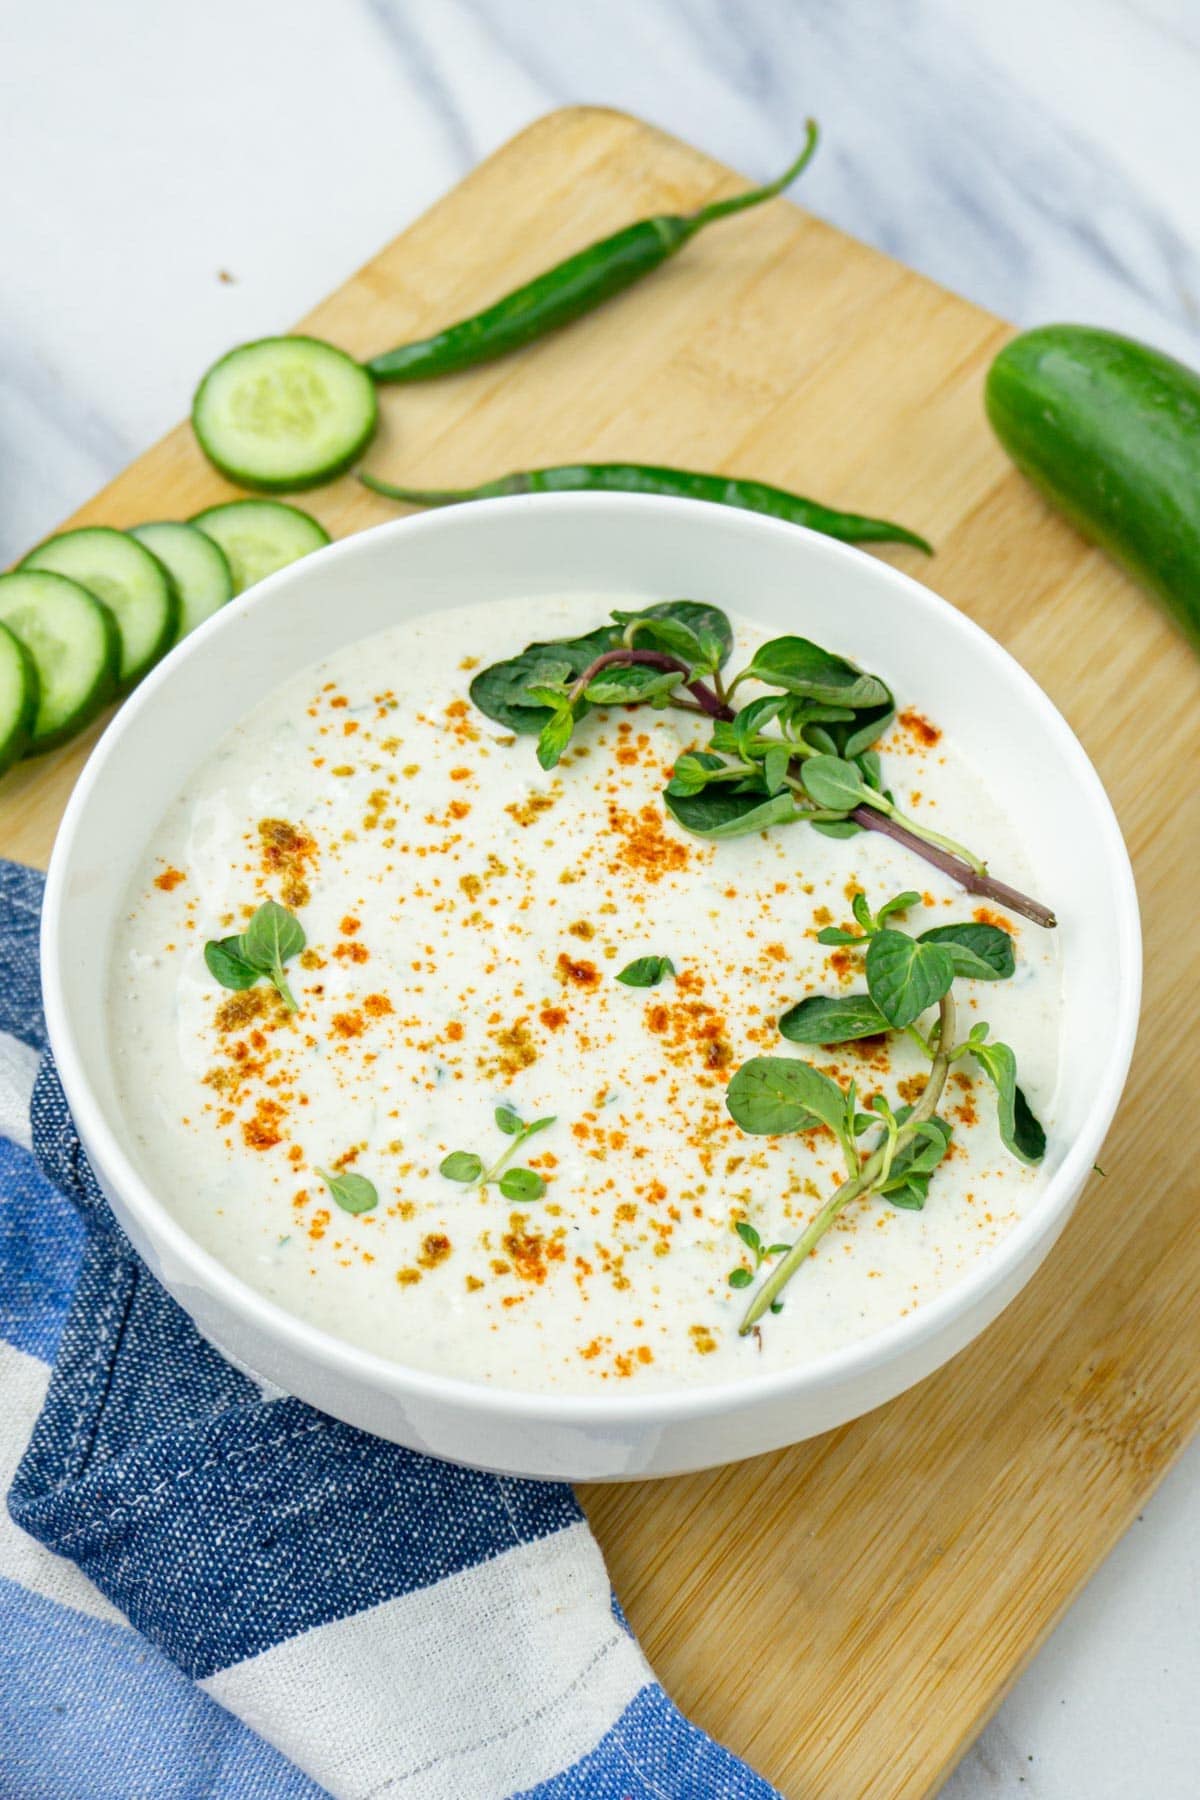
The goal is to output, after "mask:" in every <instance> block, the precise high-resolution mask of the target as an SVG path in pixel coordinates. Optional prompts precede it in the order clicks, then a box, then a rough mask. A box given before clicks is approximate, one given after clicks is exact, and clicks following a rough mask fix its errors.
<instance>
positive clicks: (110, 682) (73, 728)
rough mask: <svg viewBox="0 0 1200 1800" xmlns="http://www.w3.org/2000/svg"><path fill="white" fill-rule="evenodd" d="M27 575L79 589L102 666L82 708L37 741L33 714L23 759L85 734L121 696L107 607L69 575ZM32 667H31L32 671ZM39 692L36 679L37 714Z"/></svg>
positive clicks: (116, 636) (117, 649) (117, 639)
mask: <svg viewBox="0 0 1200 1800" xmlns="http://www.w3.org/2000/svg"><path fill="white" fill-rule="evenodd" d="M30 572H31V573H33V574H39V575H48V576H50V578H51V579H52V580H54V581H65V582H67V583H68V585H69V586H71V587H74V588H80V589H81V591H82V593H83V594H84V595H85V596H86V598H87V599H88V600H89V601H90V602H91V604H92V605H93V606H94V607H95V609H96V613H97V615H98V618H99V621H100V628H101V631H102V633H103V637H104V645H105V662H104V667H103V668H102V669H101V670H100V672H99V674H98V675H97V677H96V679H95V681H94V682H93V683H92V687H91V690H90V691H89V693H87V694H86V695H85V696H84V700H83V704H82V705H81V706H80V707H78V708H77V709H76V711H75V712H73V713H72V714H71V715H70V717H69V718H67V719H64V720H63V722H62V724H61V725H59V726H56V728H55V729H54V730H53V731H45V732H43V733H42V734H41V736H40V737H39V736H38V733H37V730H36V725H37V714H36V713H35V714H34V723H33V726H32V727H31V728H30V733H29V741H28V743H27V744H26V745H25V749H24V752H23V756H24V757H26V758H27V757H30V756H41V755H43V754H44V753H45V752H46V751H47V750H57V749H58V747H59V745H60V744H69V743H70V741H71V739H72V738H73V737H78V735H79V733H80V732H81V731H85V730H86V729H87V727H88V726H89V725H91V724H92V723H93V722H94V721H95V720H96V719H97V718H98V717H99V715H100V714H101V713H102V712H103V711H104V709H105V707H106V706H108V705H109V704H110V703H111V702H112V701H114V700H116V699H118V698H119V697H120V692H121V690H120V686H119V679H118V678H119V671H120V667H121V634H120V632H119V630H118V629H117V621H116V619H115V617H114V616H113V614H112V612H111V610H110V609H109V607H107V606H106V605H105V603H104V601H103V600H98V599H97V598H96V596H95V594H93V593H92V591H91V589H90V588H85V587H83V585H82V583H81V582H78V581H72V580H71V578H70V576H69V575H58V574H56V573H55V572H54V570H52V569H37V570H32V571H30ZM9 573H10V574H15V575H19V574H20V573H21V569H20V567H18V568H16V569H14V570H10V571H9ZM4 579H5V577H3V576H0V580H4ZM0 622H2V621H0ZM8 629H9V630H11V627H8ZM13 636H14V637H15V636H16V633H15V632H13ZM30 654H31V655H32V652H30ZM36 666H37V665H36V663H35V665H34V667H35V669H36ZM40 689H41V680H40V677H39V680H38V688H37V693H38V706H39V710H40V706H41V692H40Z"/></svg>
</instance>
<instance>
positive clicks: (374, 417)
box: [188, 331, 379, 523]
mask: <svg viewBox="0 0 1200 1800" xmlns="http://www.w3.org/2000/svg"><path fill="white" fill-rule="evenodd" d="M287 338H288V341H289V342H292V343H298V344H317V345H319V347H320V348H321V349H322V350H332V351H333V352H334V353H335V355H338V356H344V357H345V359H346V361H347V362H349V363H353V362H354V360H355V359H354V358H353V357H352V356H351V355H350V354H349V353H348V352H347V351H345V350H339V349H338V347H337V345H336V344H327V343H326V342H325V340H324V338H315V337H313V336H311V334H309V333H306V332H302V331H294V332H289V333H288V334H287ZM279 341H280V340H279V338H278V336H275V337H264V338H251V339H250V341H249V342H248V343H245V344H235V345H234V347H233V349H232V350H227V351H226V352H225V354H224V356H221V357H218V358H217V360H216V362H215V363H213V365H212V367H211V368H209V369H206V370H205V372H204V374H203V375H202V376H201V378H200V382H199V385H198V386H197V388H196V391H195V393H194V394H193V395H192V410H191V422H192V435H193V436H194V437H195V439H196V442H197V444H199V446H200V449H201V451H202V453H203V454H204V455H205V456H206V457H207V458H208V460H209V462H210V463H211V464H212V466H213V468H214V469H215V470H216V471H217V473H218V475H224V477H225V479H226V481H232V482H233V483H234V485H235V486H236V487H244V488H248V489H249V491H250V492H251V493H252V494H304V493H307V492H308V490H309V489H310V488H316V487H324V486H325V485H326V483H327V482H330V481H336V480H337V478H338V476H339V475H344V474H345V473H346V471H347V470H348V469H351V468H353V467H354V464H355V463H356V462H357V461H358V459H359V457H360V456H361V455H362V453H363V451H364V450H365V449H366V448H367V445H368V444H369V443H370V442H371V440H372V439H373V437H374V436H375V433H376V432H377V431H378V430H379V394H378V390H377V388H376V386H375V380H374V377H373V376H372V375H371V372H370V370H369V369H366V368H365V367H364V366H363V365H362V364H361V363H359V364H357V365H356V366H357V367H358V368H360V369H362V370H363V373H364V375H366V377H367V381H368V384H369V386H370V389H371V406H370V409H369V412H368V415H367V419H366V422H365V424H364V425H363V427H362V429H361V430H360V432H359V434H358V436H357V437H356V438H355V440H354V442H353V443H352V444H351V445H350V446H349V448H348V449H346V450H344V451H343V452H342V454H341V455H340V456H338V457H335V458H334V460H333V461H332V462H329V463H324V464H322V465H321V467H320V468H318V469H310V470H309V471H308V473H307V474H300V475H289V476H284V475H274V476H269V475H255V474H252V473H250V472H248V471H247V470H245V469H242V468H239V467H238V466H237V464H236V463H232V462H230V461H228V460H227V459H226V458H225V457H223V456H221V455H220V453H219V452H218V451H216V450H214V449H213V446H212V441H211V439H210V437H209V434H208V431H207V429H206V428H205V425H204V420H203V412H204V400H205V389H206V388H207V386H208V383H209V379H210V377H212V376H214V375H216V374H217V372H218V371H219V370H221V369H224V368H225V366H226V365H227V364H228V363H229V362H231V361H232V360H233V358H234V357H238V356H241V355H242V353H243V351H246V350H258V349H261V348H263V347H265V346H267V345H270V344H275V343H278V342H279ZM188 522H189V523H190V521H188Z"/></svg>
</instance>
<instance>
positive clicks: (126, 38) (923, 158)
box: [0, 0, 1200, 1800]
mask: <svg viewBox="0 0 1200 1800" xmlns="http://www.w3.org/2000/svg"><path fill="white" fill-rule="evenodd" d="M5 39H6V42H5V47H4V52H3V62H2V65H0V66H2V68H3V86H4V106H3V109H2V110H0V168H2V169H3V170H4V179H3V182H0V244H2V245H3V247H4V264H5V271H6V274H5V281H4V283H3V286H2V287H0V451H2V459H0V559H4V558H9V557H12V556H15V555H17V554H19V553H20V552H21V551H22V550H24V549H25V548H26V547H27V546H28V545H30V544H31V543H32V542H33V541H34V540H35V539H36V538H37V537H38V536H39V535H41V534H42V533H44V532H45V531H47V530H48V529H50V528H51V527H52V526H53V525H54V524H55V523H56V521H57V520H58V519H60V518H61V517H62V516H63V515H64V514H65V513H67V512H69V511H70V510H71V508H72V507H74V506H75V505H77V504H78V503H79V502H80V501H81V500H83V499H84V498H85V497H86V496H87V495H88V494H89V493H90V492H91V491H92V490H93V489H94V488H95V487H97V486H98V485H99V484H100V483H101V482H102V481H104V480H106V479H107V478H108V477H109V476H111V475H112V474H114V473H115V472H116V471H117V470H118V469H119V468H120V467H121V466H122V465H123V464H124V463H125V462H126V461H128V459H129V458H130V457H131V456H133V455H134V454H135V453H136V452H137V451H139V450H141V449H142V448H144V447H145V446H146V445H147V444H148V443H150V442H151V441H152V440H153V438H154V437H156V436H157V435H158V433H159V432H161V431H162V430H164V429H165V428H166V427H167V426H168V425H170V424H172V423H173V422H174V421H175V420H176V419H177V418H178V417H180V416H181V414H182V413H183V412H184V411H185V410H186V406H187V402H188V398H189V395H190V393H191V389H192V386H193V383H194V381H195V378H196V376H197V374H198V372H199V371H201V370H202V369H203V368H204V366H205V364H206V363H207V362H208V361H209V360H210V359H211V358H212V357H213V356H214V355H215V354H217V353H218V352H219V351H221V350H223V349H225V348H226V347H227V346H228V345H229V344H230V343H233V342H235V341H237V340H238V339H240V338H245V337H249V336H252V335H255V334H257V333H261V332H267V331H273V330H277V329H281V328H283V327H285V326H287V325H288V324H289V323H290V322H291V321H292V320H293V319H295V318H296V317H297V316H298V315H299V314H300V313H302V312H303V311H304V310H305V309H306V308H307V307H308V306H309V305H310V304H311V303H313V302H314V301H315V300H317V299H318V298H319V297H320V296H321V295H322V294H324V293H325V292H327V291H328V290H329V289H330V288H331V287H333V286H334V285H336V284H337V283H338V282H339V281H340V280H342V279H343V278H344V277H345V276H346V275H347V274H349V273H350V271H351V270H352V269H353V268H354V267H355V266H356V265H357V264H358V263H360V262H362V261H363V260H364V259H365V258H366V257H368V256H369V255H370V254H371V253H372V252H373V251H374V250H375V249H376V248H378V246H379V245H380V244H381V243H383V242H384V241H385V240H386V239H387V238H389V237H390V236H392V235H393V234H394V233H395V232H396V231H397V230H398V229H399V228H400V227H401V226H403V225H404V224H405V223H406V222H407V221H408V220H409V219H411V218H412V217H413V216H414V215H415V214H416V213H417V212H418V211H419V210H420V209H421V208H422V207H424V206H425V205H426V204H427V203H428V202H429V201H431V200H432V199H433V198H434V197H435V196H436V195H437V194H439V193H440V192H441V191H442V190H443V189H444V188H445V187H446V186H448V185H449V184H450V183H451V182H453V181H454V180H455V179H456V178H457V177H458V176H460V175H461V174H463V173H464V172H465V170H466V169H468V168H469V167H470V166H471V164H472V163H473V162H475V161H476V160H477V159H478V158H479V157H480V156H481V155H483V154H484V153H486V152H487V151H489V150H491V149H493V148H494V147H495V146H496V145H497V144H499V143H500V142H501V141H502V140H503V139H504V138H505V137H507V136H508V135H510V134H511V133H512V132H513V131H515V130H516V129H518V128H519V127H520V126H521V125H523V124H524V123H526V122H527V121H528V120H529V119H531V118H533V117H535V116H536V115H537V114H538V113H540V112H543V111H545V110H547V109H548V108H550V107H552V106H556V105H560V104H562V103H564V102H566V101H572V100H590V101H596V102H601V103H607V104H610V105H614V106H620V107H626V108H628V109H630V110H633V111H636V112H640V113H642V114H644V115H645V116H647V117H649V118H652V119H655V120H657V121H658V122H660V123H661V124H663V125H665V126H667V127H668V128H670V129H672V130H674V131H677V132H679V133H680V134H682V135H684V136H687V137H691V138H693V139H695V140H697V141H700V142H703V143H704V144H705V146H706V147H707V148H709V149H711V150H712V151H713V152H714V153H716V154H717V155H720V156H722V157H724V158H725V159H727V160H728V161H730V162H732V163H733V164H735V165H736V166H738V167H740V168H742V169H744V170H745V171H747V173H752V174H756V175H763V174H766V173H767V172H770V171H773V170H774V169H776V168H777V167H779V166H780V164H781V163H782V162H783V161H784V160H786V156H787V154H788V153H789V152H790V150H791V148H792V147H793V144H794V141H795V138H796V135H797V122H798V120H799V119H800V117H801V115H802V114H803V113H806V112H814V113H816V114H817V115H818V116H819V117H820V119H821V120H822V123H823V125H824V127H825V132H826V137H825V145H824V148H823V150H822V153H821V156H820V157H819V159H818V161H817V163H816V165H815V166H814V168H813V170H812V172H811V175H810V176H809V177H807V178H806V182H805V188H804V201H805V203H806V204H807V205H810V206H811V207H813V208H814V209H815V210H816V211H818V212H820V213H823V214H824V215H825V216H826V217H828V218H830V219H832V220H833V221H835V222H836V223H837V224H839V225H841V226H843V227H845V228H846V229H847V230H849V231H852V232H855V233H857V234H858V235H859V236H861V237H863V238H865V239H867V240H868V241H870V242H872V243H875V244H878V245H880V246H881V247H882V248H884V249H886V250H888V251H889V252H891V253H892V254H893V255H895V256H898V257H901V258H903V259H904V260H905V261H907V262H909V263H911V264H913V265H914V266H915V267H917V268H920V269H923V270H925V271H926V272H928V273H929V274H931V275H933V276H935V277H937V278H938V279H939V280H941V281H944V282H945V283H947V284H948V285H949V286H951V287H954V288H957V289H958V290H959V291H960V292H962V293H964V294H968V295H970V296H971V297H972V298H974V299H977V300H979V301H981V302H983V303H984V304H985V305H987V306H990V307H992V308H994V309H995V310H996V311H997V312H1000V313H1002V314H1005V315H1007V316H1008V317H1010V318H1012V319H1014V320H1017V321H1018V322H1021V323H1033V322H1035V321H1038V320H1043V319H1047V318H1076V319H1086V320H1092V321H1096V322H1100V323H1105V324H1109V325H1113V326H1115V327H1117V328H1120V329H1125V330H1129V331H1132V332H1135V333H1140V334H1142V335H1145V336H1148V337H1151V338H1153V339H1154V340H1156V341H1157V342H1158V343H1160V344H1162V345H1163V346H1164V347H1166V348H1169V349H1171V350H1173V351H1175V353H1176V354H1179V355H1181V356H1183V357H1185V358H1190V360H1192V361H1194V362H1200V181H1198V180H1197V176H1198V174H1200V104H1198V101H1197V96H1198V94H1200V0H840V3H838V0H301V3H300V4H299V5H293V6H291V7H286V8H285V7H284V6H282V5H281V4H279V3H278V0H275V3H271V0H204V4H202V5H190V6H185V5H183V4H180V3H179V0H174V3H172V0H107V3H106V4H104V5H102V6H97V5H92V4H89V0H39V3H38V4H37V5H36V6H25V7H21V8H20V9H19V10H18V9H17V7H16V6H15V5H14V6H10V7H9V8H8V9H7V12H6V18H5ZM221 270H225V271H228V272H229V273H230V274H232V275H233V277H234V279H233V281H231V282H225V281H222V280H221V279H220V275H219V271H221ZM1198 1545H1200V1449H1194V1450H1193V1451H1192V1453H1191V1454H1189V1455H1188V1456H1186V1457H1185V1458H1184V1460H1183V1462H1182V1463H1181V1465H1180V1466H1179V1468H1178V1469H1177V1470H1176V1472H1175V1473H1174V1474H1173V1475H1172V1476H1171V1477H1170V1478H1169V1480H1168V1481H1167V1483H1166V1484H1165V1486H1164V1487H1163V1489H1162V1490H1161V1492H1160V1493H1159V1495H1158V1496H1157V1497H1156V1499H1155V1500H1154V1501H1153V1502H1152V1503H1151V1504H1150V1506H1148V1507H1147V1509H1146V1513H1145V1515H1144V1518H1143V1519H1142V1520H1141V1521H1140V1522H1139V1523H1138V1524H1137V1526H1135V1527H1134V1529H1133V1530H1132V1531H1131V1532H1130V1533H1129V1535H1128V1536H1127V1538H1126V1539H1125V1540H1124V1542H1123V1543H1122V1544H1121V1545H1120V1546H1119V1548H1118V1549H1117V1551H1116V1552H1115V1553H1114V1555H1113V1556H1112V1557H1111V1558H1110V1560H1109V1562H1108V1563H1107V1565H1106V1566H1105V1567H1104V1568H1103V1569H1102V1570H1101V1571H1100V1573H1099V1574H1098V1575H1097V1576H1096V1578H1095V1579H1094V1580H1093V1582H1092V1583H1091V1585H1090V1586H1089V1588H1088V1589H1087V1590H1086V1592H1085V1593H1084V1594H1083V1596H1082V1597H1081V1598H1080V1600H1079V1601H1078V1602H1077V1603H1076V1605H1075V1606H1074V1608H1073V1609H1072V1610H1071V1612H1070V1613H1069V1614H1068V1616H1067V1618H1066V1619H1065V1620H1064V1621H1063V1623H1062V1624H1061V1625H1060V1627H1059V1629H1058V1630H1057V1632H1056V1633H1055V1635H1054V1636H1053V1637H1052V1639H1051V1640H1050V1642H1049V1643H1048V1644H1047V1645H1046V1646H1045V1648H1044V1649H1043V1650H1042V1652H1041V1653H1040V1655H1039V1656H1038V1657H1037V1659H1036V1660H1035V1662H1034V1664H1033V1666H1032V1668H1031V1669H1030V1670H1029V1672H1028V1673H1027V1674H1026V1675H1025V1676H1024V1678H1023V1679H1022V1680H1021V1681H1020V1682H1019V1683H1018V1685H1017V1687H1016V1689H1015V1690H1014V1692H1013V1693H1012V1694H1011V1695H1010V1697H1009V1698H1008V1700H1007V1701H1006V1702H1005V1704H1004V1705H1003V1707H1002V1708H1001V1710H1000V1713H999V1714H998V1716H997V1718H996V1719H995V1721H994V1722H993V1723H992V1724H991V1725H990V1726H989V1727H988V1729H987V1730H986V1731H985V1732H984V1734H983V1737H982V1738H981V1740H980V1742H979V1743H978V1744H977V1745H976V1747H975V1749H974V1750H973V1751H972V1752H971V1753H970V1754H969V1755H968V1757H967V1758H966V1760H965V1762H964V1763H963V1765H962V1767H961V1768H960V1770H959V1771H958V1773H957V1774H956V1775H955V1776H954V1777H953V1778H952V1780H951V1782H950V1783H949V1785H948V1787H947V1789H946V1796H947V1800H991V1797H992V1796H1004V1797H1006V1800H1007V1797H1008V1796H1013V1797H1014V1800H1015V1797H1017V1796H1021V1797H1022V1800H1083V1797H1085V1796H1086V1800H1143V1797H1145V1800H1195V1796H1196V1795H1197V1794H1198V1793H1200V1728H1198V1727H1197V1724H1196V1706H1195V1694H1196V1691H1197V1688H1198V1686H1200V1642H1198V1639H1197V1624H1198V1621H1200V1549H1198Z"/></svg>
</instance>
